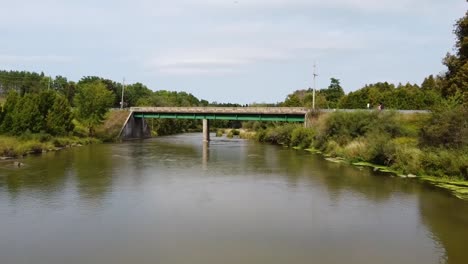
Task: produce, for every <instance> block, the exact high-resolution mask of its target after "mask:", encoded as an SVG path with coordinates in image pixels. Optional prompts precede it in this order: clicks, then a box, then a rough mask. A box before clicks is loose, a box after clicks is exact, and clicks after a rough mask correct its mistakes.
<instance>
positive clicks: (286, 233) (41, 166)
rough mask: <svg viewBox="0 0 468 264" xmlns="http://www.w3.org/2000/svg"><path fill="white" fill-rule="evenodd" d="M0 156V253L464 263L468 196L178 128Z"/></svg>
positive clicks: (66, 257)
mask: <svg viewBox="0 0 468 264" xmlns="http://www.w3.org/2000/svg"><path fill="white" fill-rule="evenodd" d="M22 162H23V163H25V166H24V167H21V168H16V167H14V166H13V164H12V162H11V161H8V162H2V163H0V263H2V264H19V263H21V264H23V263H24V264H29V263H34V264H55V263H57V264H63V263H67V264H71V263H76V264H78V263H80V264H81V263H99V264H107V263H112V264H115V263H158V264H166V263H168V264H169V263H170V264H179V263H190V264H211V263H223V264H229V263H243V264H250V263H256V264H260V263H268V264H276V263H278V264H279V263H281V264H284V263H288V264H295V263H322V264H324V263H360V264H361V263H400V264H401V263H412V264H417V263H424V264H428V263H468V250H467V249H468V245H467V244H466V241H467V240H466V239H467V238H468V202H466V201H462V200H459V199H457V198H455V197H452V196H451V195H449V194H448V193H446V192H445V191H443V190H439V189H435V188H432V187H430V186H427V185H424V184H421V183H418V182H417V181H416V180H414V179H401V178H398V177H391V176H389V175H388V174H382V173H375V172H372V171H371V170H369V169H358V168H356V167H352V166H349V165H345V164H337V163H333V162H328V161H325V160H324V159H323V158H322V157H321V156H319V155H313V154H310V153H307V152H304V151H296V150H292V149H287V148H283V147H279V146H272V145H264V144H258V143H255V142H252V141H246V140H239V139H224V138H214V137H213V141H211V142H210V144H209V145H208V146H207V145H204V144H203V143H202V142H201V134H183V135H176V136H167V137H159V138H154V139H150V140H144V141H134V142H125V143H120V144H102V145H91V146H84V147H80V148H73V149H67V150H62V151H58V152H51V153H46V154H43V155H40V156H29V157H27V158H25V159H23V160H22Z"/></svg>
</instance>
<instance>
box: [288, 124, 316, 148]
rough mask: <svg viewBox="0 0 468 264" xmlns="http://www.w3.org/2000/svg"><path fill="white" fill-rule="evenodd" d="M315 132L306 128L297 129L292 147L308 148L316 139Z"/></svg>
mask: <svg viewBox="0 0 468 264" xmlns="http://www.w3.org/2000/svg"><path fill="white" fill-rule="evenodd" d="M315 134H316V132H315V130H313V129H311V128H305V127H302V126H301V127H297V128H295V129H294V130H293V131H292V134H291V143H290V144H291V146H294V147H299V148H308V147H310V145H311V144H312V142H313V140H314V137H315Z"/></svg>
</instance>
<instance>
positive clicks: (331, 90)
mask: <svg viewBox="0 0 468 264" xmlns="http://www.w3.org/2000/svg"><path fill="white" fill-rule="evenodd" d="M453 32H454V34H455V36H456V42H455V53H454V54H450V53H447V55H446V56H445V57H444V59H443V61H442V62H443V64H444V65H445V66H446V67H447V70H446V71H445V72H444V73H442V74H439V75H429V76H427V77H426V78H425V79H424V80H423V81H422V83H421V84H420V85H418V84H410V83H407V84H398V85H395V84H391V83H388V82H379V83H374V84H368V85H365V86H364V87H362V88H361V89H358V90H356V91H353V92H350V93H348V94H345V93H344V91H343V88H342V87H341V85H340V81H339V80H338V79H336V78H331V82H330V85H329V86H328V87H327V88H325V89H319V90H318V91H316V99H315V102H316V107H317V108H331V109H333V108H341V109H365V108H367V105H368V104H369V105H370V107H373V106H374V107H375V106H377V105H378V104H383V105H385V106H386V107H387V108H392V109H407V110H418V109H431V108H433V107H434V106H436V105H438V104H440V103H441V102H442V101H444V100H452V101H455V102H457V103H458V104H463V105H465V106H466V105H468V12H467V13H465V16H464V17H462V18H460V19H459V20H458V21H457V22H456V23H455V29H454V31H453ZM312 93H313V91H312V89H308V90H305V89H304V90H297V91H295V92H293V93H291V94H290V95H288V96H287V98H286V100H285V101H284V102H283V103H281V105H283V106H302V107H311V106H312V97H313V95H312Z"/></svg>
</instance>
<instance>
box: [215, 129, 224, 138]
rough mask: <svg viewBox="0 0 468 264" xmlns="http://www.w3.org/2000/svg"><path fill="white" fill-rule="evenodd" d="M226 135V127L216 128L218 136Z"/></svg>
mask: <svg viewBox="0 0 468 264" xmlns="http://www.w3.org/2000/svg"><path fill="white" fill-rule="evenodd" d="M223 135H224V129H218V130H216V137H222V136H223Z"/></svg>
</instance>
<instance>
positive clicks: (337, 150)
mask: <svg viewBox="0 0 468 264" xmlns="http://www.w3.org/2000/svg"><path fill="white" fill-rule="evenodd" d="M325 151H326V153H327V154H328V155H330V156H332V157H339V156H342V154H343V148H342V147H341V146H340V144H338V143H337V142H335V141H333V140H330V141H328V142H327V144H326V147H325Z"/></svg>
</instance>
